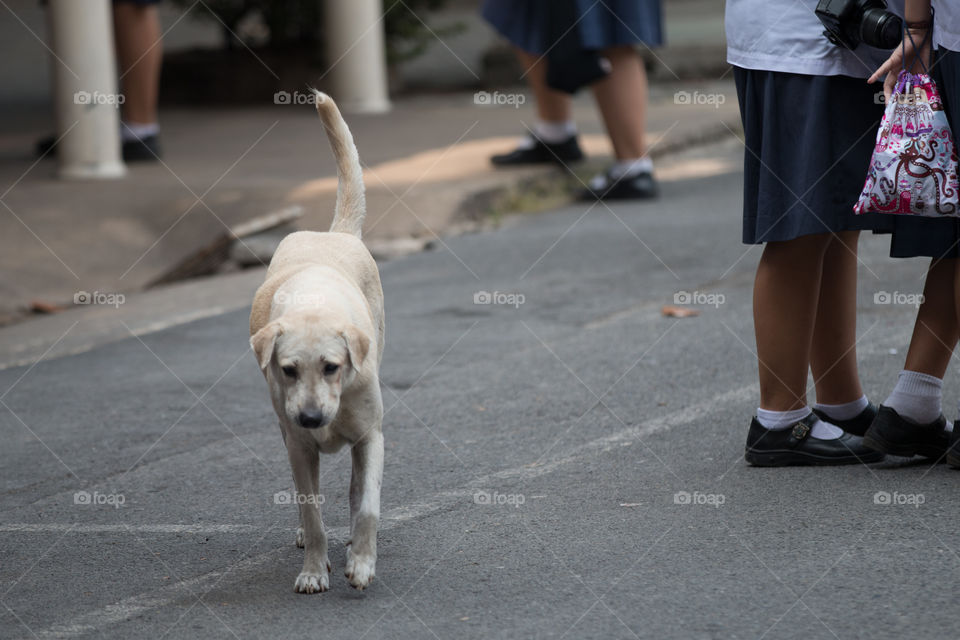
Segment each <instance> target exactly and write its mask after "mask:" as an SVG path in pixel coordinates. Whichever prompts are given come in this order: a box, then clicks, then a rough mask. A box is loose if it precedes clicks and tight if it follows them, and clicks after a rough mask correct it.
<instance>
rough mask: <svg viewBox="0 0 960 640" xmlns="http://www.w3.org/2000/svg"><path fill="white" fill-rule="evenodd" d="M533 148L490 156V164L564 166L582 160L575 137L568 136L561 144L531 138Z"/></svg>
mask: <svg viewBox="0 0 960 640" xmlns="http://www.w3.org/2000/svg"><path fill="white" fill-rule="evenodd" d="M531 140H532V141H533V146H529V147H517V148H516V149H514V150H513V151H511V152H510V153H501V154H500V155H496V156H492V157H491V158H490V162H492V163H493V164H494V165H495V166H497V167H511V166H515V165H524V164H551V163H553V164H560V165H563V164H566V163H570V162H579V161H580V160H583V151H582V150H581V149H580V143H579V142H577V136H570V137H569V138H567V139H566V140H564V141H563V142H558V143H556V144H551V143H549V142H544V141H543V140H540V139H539V138H535V137H533V136H531Z"/></svg>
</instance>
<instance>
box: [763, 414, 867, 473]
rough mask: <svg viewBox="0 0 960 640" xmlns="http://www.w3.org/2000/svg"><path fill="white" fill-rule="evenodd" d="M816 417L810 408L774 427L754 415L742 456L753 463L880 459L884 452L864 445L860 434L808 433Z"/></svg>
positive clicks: (778, 464)
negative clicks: (786, 423) (792, 420)
mask: <svg viewBox="0 0 960 640" xmlns="http://www.w3.org/2000/svg"><path fill="white" fill-rule="evenodd" d="M817 420H819V418H817V416H816V414H814V413H812V412H811V413H810V415H808V416H807V417H805V418H803V419H802V420H800V421H798V422H797V423H796V424H794V425H793V426H792V427H788V428H787V429H778V430H773V429H767V428H765V427H764V426H763V425H762V424H760V421H759V420H757V419H756V417H754V418H753V420H752V421H751V422H750V431H749V432H748V433H747V448H746V453H745V454H744V459H745V460H746V461H747V462H748V463H749V464H752V465H753V466H755V467H787V466H794V465H818V466H827V465H841V464H858V463H860V464H868V463H872V462H880V461H881V460H883V454H882V453H879V452H877V451H873V450H871V449H868V448H867V447H865V446H864V445H863V439H862V438H861V437H860V436H855V435H851V434H849V433H844V434H843V435H841V436H840V437H839V438H834V439H832V440H821V439H819V438H813V437H811V436H810V430H811V429H812V428H813V425H814V424H816V422H817Z"/></svg>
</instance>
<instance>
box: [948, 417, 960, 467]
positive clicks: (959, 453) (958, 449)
mask: <svg viewBox="0 0 960 640" xmlns="http://www.w3.org/2000/svg"><path fill="white" fill-rule="evenodd" d="M958 430H960V420H955V421H954V423H953V432H951V433H950V448H949V449H947V464H948V465H950V466H951V467H953V468H954V469H960V432H958Z"/></svg>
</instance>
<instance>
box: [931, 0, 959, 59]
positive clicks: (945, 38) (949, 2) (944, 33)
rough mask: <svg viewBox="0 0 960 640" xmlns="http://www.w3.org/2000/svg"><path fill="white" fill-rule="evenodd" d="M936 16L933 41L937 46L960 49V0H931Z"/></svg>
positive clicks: (951, 49) (952, 49) (953, 49)
mask: <svg viewBox="0 0 960 640" xmlns="http://www.w3.org/2000/svg"><path fill="white" fill-rule="evenodd" d="M933 8H934V9H935V10H936V13H935V14H934V15H935V16H936V18H935V19H934V24H933V43H934V44H935V45H936V46H938V47H943V48H945V49H950V51H960V0H933Z"/></svg>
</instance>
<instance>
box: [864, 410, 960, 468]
mask: <svg viewBox="0 0 960 640" xmlns="http://www.w3.org/2000/svg"><path fill="white" fill-rule="evenodd" d="M946 428H947V419H946V418H944V417H943V415H941V416H940V417H939V418H937V419H936V420H934V421H933V422H931V423H929V424H915V423H913V422H910V421H909V420H906V419H905V418H902V417H900V414H899V413H897V412H896V411H894V410H893V409H891V408H890V407H885V406H883V405H880V409H879V411H877V417H876V418H875V419H874V421H873V424H872V425H870V428H869V429H868V430H867V433H866V435H864V436H863V442H864V444H866V445H867V446H868V447H870V448H871V449H875V450H876V451H883V452H884V453H889V454H890V455H894V456H904V457H907V458H910V457H912V456H924V457H927V458H942V457H943V455H944V454H945V453H946V452H947V448H948V447H949V446H950V433H949V432H948V431H946Z"/></svg>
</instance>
